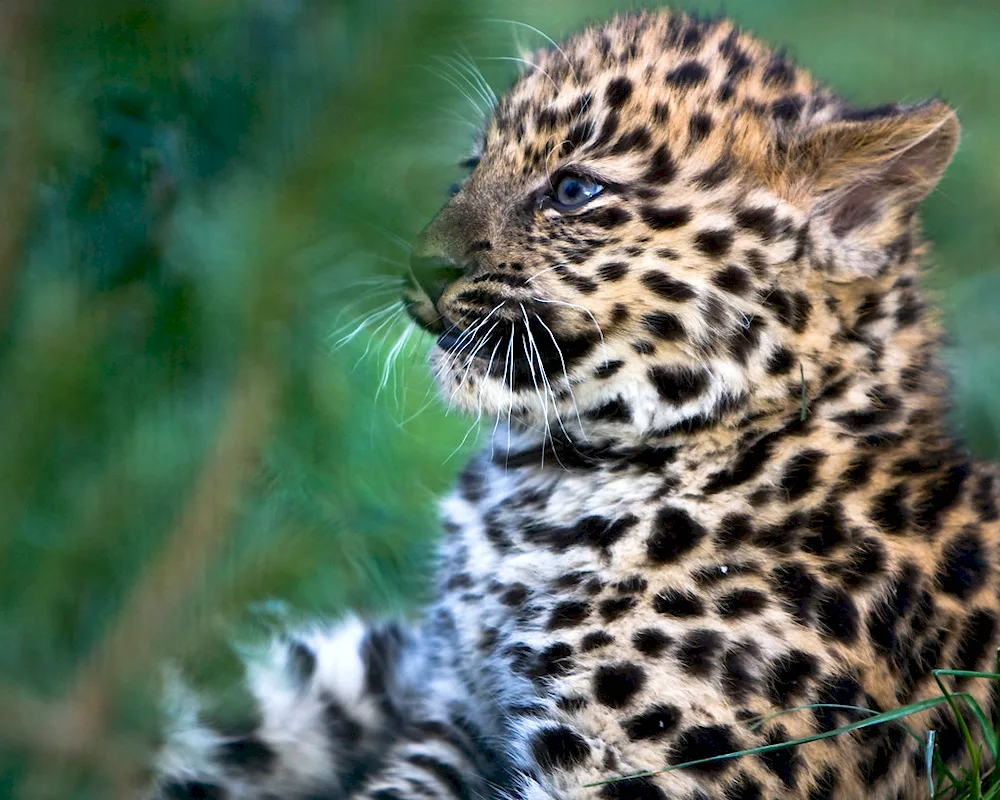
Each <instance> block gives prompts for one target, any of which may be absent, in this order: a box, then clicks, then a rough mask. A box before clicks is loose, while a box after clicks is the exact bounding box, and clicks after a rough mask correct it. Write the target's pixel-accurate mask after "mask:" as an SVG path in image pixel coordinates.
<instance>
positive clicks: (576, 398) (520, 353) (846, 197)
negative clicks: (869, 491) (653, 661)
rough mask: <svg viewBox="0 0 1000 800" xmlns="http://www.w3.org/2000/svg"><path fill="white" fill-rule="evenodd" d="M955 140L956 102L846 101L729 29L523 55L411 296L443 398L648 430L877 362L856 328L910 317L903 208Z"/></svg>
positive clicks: (668, 25)
mask: <svg viewBox="0 0 1000 800" xmlns="http://www.w3.org/2000/svg"><path fill="white" fill-rule="evenodd" d="M957 141H958V123H957V120H956V117H955V114H954V112H953V111H952V110H951V109H950V108H948V107H947V106H946V105H944V104H943V103H940V102H937V101H931V102H927V103H924V104H920V105H916V106H908V107H904V106H897V105H892V106H882V107H878V108H873V109H867V110H860V111H859V110H856V109H852V108H850V107H848V106H847V105H846V104H845V103H844V102H842V101H841V100H840V99H838V98H837V97H836V96H835V95H833V94H832V93H830V92H829V91H827V90H826V89H824V88H822V87H821V86H819V85H818V84H817V83H815V82H814V81H813V79H812V78H811V77H810V76H809V75H808V74H807V73H806V72H804V71H802V70H800V69H798V68H796V67H795V66H793V65H792V64H791V63H789V62H788V61H787V60H786V59H785V58H784V57H782V56H780V55H777V54H774V53H772V52H771V51H770V50H768V49H767V48H766V47H764V46H763V45H762V44H760V43H759V42H757V41H756V40H754V39H753V38H751V37H749V36H748V35H746V34H744V33H742V32H740V31H738V30H737V29H735V28H734V27H733V26H732V24H730V23H729V22H726V21H718V22H702V21H698V20H692V19H690V18H688V17H685V16H682V15H676V14H669V13H656V14H641V15H637V16H629V17H624V18H620V19H617V20H615V21H613V22H611V23H610V24H609V25H607V26H606V27H604V28H595V29H591V30H587V31H585V32H583V33H581V34H579V35H577V36H575V37H574V38H571V39H570V40H569V41H567V42H566V43H565V44H563V45H562V46H561V47H557V48H553V49H551V50H547V51H544V52H541V53H538V54H535V55H534V56H533V57H532V62H531V66H530V68H529V69H528V70H526V72H525V74H524V75H523V76H522V77H521V78H520V80H519V81H518V82H517V83H516V84H515V86H514V87H513V88H512V89H511V90H510V92H508V94H507V95H506V96H505V97H504V98H503V99H502V100H501V101H500V103H499V104H498V105H497V107H496V108H495V110H494V113H493V115H492V117H491V119H490V120H489V122H488V124H487V126H486V129H485V130H484V132H483V133H482V136H481V139H480V142H479V145H478V148H477V151H476V154H475V156H474V157H473V158H472V159H470V161H469V166H470V169H471V174H469V176H468V178H467V180H465V182H464V183H463V184H462V185H461V187H460V189H459V191H458V192H457V193H456V194H455V195H454V197H453V198H452V199H451V201H450V202H449V203H448V205H447V206H445V208H444V209H443V210H442V211H441V212H440V213H439V214H438V215H437V217H436V218H435V219H434V220H433V221H432V222H431V224H430V225H429V226H428V227H427V228H426V230H425V231H424V232H423V233H422V234H421V237H420V240H419V242H418V243H417V246H416V248H415V250H414V257H413V261H412V275H413V283H412V285H411V287H410V288H409V289H408V291H407V295H406V300H407V305H408V308H409V310H410V313H411V316H412V317H413V318H414V319H415V320H416V321H417V322H418V324H420V325H421V326H422V327H424V328H425V329H426V330H428V331H431V332H433V333H435V334H436V335H437V336H438V340H437V344H436V346H435V348H434V350H433V353H432V362H433V366H434V369H435V372H436V375H437V378H438V380H439V382H440V385H441V389H442V392H443V394H444V395H445V397H447V398H448V400H449V402H451V403H452V404H453V405H455V406H458V407H460V408H463V409H467V410H471V411H473V412H478V413H482V414H485V415H489V416H491V417H492V416H496V417H497V418H498V419H501V420H504V419H508V418H509V419H511V420H512V421H516V422H519V423H522V424H525V425H530V426H533V427H536V428H543V427H544V428H545V429H548V430H550V431H566V432H568V433H569V434H570V435H575V433H576V432H579V431H580V430H581V428H582V430H583V432H584V433H585V434H586V433H590V432H592V431H594V430H601V429H602V426H603V428H604V429H605V430H609V431H611V430H618V431H622V430H627V431H631V432H634V433H636V434H637V435H639V436H645V435H649V434H650V433H655V432H663V431H669V430H676V429H677V427H678V426H685V425H686V426H691V425H692V424H693V423H697V424H699V425H704V424H705V423H710V422H713V421H715V420H720V421H725V420H726V419H727V418H728V417H730V416H731V415H740V414H759V413H762V412H764V411H765V410H768V409H781V408H782V407H783V406H784V405H787V404H790V403H795V402H797V400H796V398H797V397H798V395H799V391H800V387H801V386H802V385H803V383H806V384H808V385H809V386H810V388H811V390H815V389H816V387H818V386H819V385H820V384H821V383H822V382H823V381H824V380H826V379H828V378H829V377H830V376H832V375H835V374H836V373H837V372H838V371H843V370H850V369H864V368H865V367H864V366H863V365H858V364H850V363H846V359H847V358H848V357H849V354H850V352H851V351H850V348H848V347H845V342H846V341H847V340H848V339H849V338H850V336H849V334H850V333H851V332H853V335H854V336H855V339H857V337H858V336H859V335H860V334H859V326H860V325H861V324H862V323H865V324H871V325H872V326H873V328H872V330H870V331H866V335H869V336H870V337H874V338H875V339H878V337H879V336H887V335H890V330H889V329H890V328H891V329H892V330H893V331H895V332H896V333H898V331H899V329H901V328H904V327H906V326H907V325H914V324H918V323H917V317H918V316H919V314H918V307H919V297H918V296H917V295H916V291H917V290H916V289H915V288H914V286H913V282H914V281H913V275H912V272H913V266H912V263H913V261H914V258H913V250H914V246H915V244H916V242H915V241H914V235H915V222H914V212H915V209H916V206H917V204H918V203H919V202H920V201H921V200H922V199H923V198H924V196H925V195H926V194H927V193H928V192H929V191H930V190H931V189H932V188H933V187H934V185H935V184H936V183H937V181H938V179H939V178H940V176H941V173H942V172H943V171H944V169H945V167H946V166H947V164H948V162H949V160H950V158H951V156H952V154H953V152H954V150H955V147H956V145H957ZM873 293H876V294H877V295H878V296H879V297H880V298H886V299H885V300H884V304H883V305H884V307H883V308H881V309H880V315H879V317H878V319H877V320H873V319H869V320H867V321H866V320H864V319H863V315H864V314H865V310H864V304H865V298H866V297H870V296H871V295H872V294H873ZM907 307H909V311H908V310H907ZM869 316H870V315H869ZM880 326H881V327H880ZM623 426H624V427H623Z"/></svg>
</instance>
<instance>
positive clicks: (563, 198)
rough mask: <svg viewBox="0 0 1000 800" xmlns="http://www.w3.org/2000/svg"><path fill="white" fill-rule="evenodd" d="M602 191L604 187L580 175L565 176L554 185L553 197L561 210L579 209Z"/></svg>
mask: <svg viewBox="0 0 1000 800" xmlns="http://www.w3.org/2000/svg"><path fill="white" fill-rule="evenodd" d="M602 191H604V187H603V186H601V184H599V183H597V182H596V181H592V180H591V179H590V178H584V177H583V176H582V175H567V176H566V177H564V178H563V179H562V180H560V181H559V183H558V184H557V185H556V188H555V192H554V197H555V200H556V202H557V203H559V205H560V206H562V207H563V208H579V207H580V206H583V205H586V204H587V203H589V202H590V201H591V200H593V199H594V198H595V197H597V195H599V194H600V193H601V192H602Z"/></svg>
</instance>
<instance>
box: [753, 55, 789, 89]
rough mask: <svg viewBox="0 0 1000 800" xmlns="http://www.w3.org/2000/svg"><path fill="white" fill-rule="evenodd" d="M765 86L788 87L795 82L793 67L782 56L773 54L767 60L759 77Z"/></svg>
mask: <svg viewBox="0 0 1000 800" xmlns="http://www.w3.org/2000/svg"><path fill="white" fill-rule="evenodd" d="M761 80H762V83H763V84H764V85H765V86H774V87H776V88H780V89H790V88H791V87H792V84H793V83H795V68H794V67H793V66H792V65H791V64H789V63H788V61H786V60H785V59H784V58H783V57H782V56H777V55H776V56H774V57H772V58H771V60H770V62H768V65H767V67H766V68H765V70H764V75H763V78H762V79H761Z"/></svg>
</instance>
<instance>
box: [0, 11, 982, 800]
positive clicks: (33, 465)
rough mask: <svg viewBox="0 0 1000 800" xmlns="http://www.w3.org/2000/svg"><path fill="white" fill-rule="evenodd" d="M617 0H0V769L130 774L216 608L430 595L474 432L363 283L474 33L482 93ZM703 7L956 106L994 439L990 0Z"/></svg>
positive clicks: (410, 192) (957, 361)
mask: <svg viewBox="0 0 1000 800" xmlns="http://www.w3.org/2000/svg"><path fill="white" fill-rule="evenodd" d="M673 5H674V7H682V8H688V9H697V10H701V11H706V12H710V13H717V12H719V11H720V7H719V4H718V2H711V3H694V2H678V3H675V4H673ZM634 7H636V4H634V3H617V2H611V1H610V0H546V2H544V3H539V2H537V1H535V2H529V1H528V0H503V1H502V2H500V1H499V0H496V1H495V2H494V1H493V0H489V1H486V0H483V2H470V0H339V1H336V0H330V1H329V2H310V1H309V0H297V1H296V0H239V1H229V0H162V1H161V2H129V1H128V0H90V1H89V2H87V3H81V2H77V1H76V0H73V2H69V1H66V0H64V1H63V2H58V1H57V0H24V1H23V2H18V0H2V2H0V192H2V194H0V196H2V198H3V205H2V212H0V332H2V334H0V798H4V797H59V798H77V797H79V798H98V797H100V798H104V797H130V796H133V793H134V791H135V787H136V785H137V781H141V769H142V765H143V763H144V761H145V759H146V758H147V755H148V748H149V747H150V746H152V744H153V743H154V742H155V731H156V727H157V715H156V712H155V705H156V704H155V698H156V696H157V693H158V692H159V682H160V677H161V670H160V665H161V664H162V663H164V662H165V661H167V660H175V661H177V662H179V663H181V664H182V665H183V666H184V668H185V670H186V671H187V673H188V674H189V675H190V676H191V679H192V680H193V681H195V682H196V683H198V684H200V685H204V686H207V687H213V686H215V687H221V686H230V687H232V685H233V681H232V677H233V675H234V674H235V672H236V659H235V657H234V655H233V650H232V648H230V647H228V646H227V645H226V642H227V641H229V642H231V641H238V642H243V643H250V644H252V643H253V642H254V641H255V635H256V634H257V633H259V632H261V631H262V630H267V629H268V627H269V626H271V625H273V624H275V623H276V622H278V623H280V622H282V621H286V620H289V619H295V618H296V617H299V616H302V615H313V614H322V615H326V616H331V617H332V616H336V615H338V614H341V613H342V612H343V611H344V610H345V609H347V608H358V609H363V610H367V611H380V610H386V609H394V610H406V609H412V608H413V607H414V606H415V605H416V604H417V603H418V602H419V601H420V599H421V598H422V597H424V596H425V595H426V591H427V579H428V575H429V572H430V570H431V568H432V566H433V562H432V558H433V556H432V549H431V543H432V541H433V540H434V538H435V536H436V535H437V526H436V523H435V517H434V498H435V497H436V496H437V495H439V494H440V493H441V492H442V491H443V490H445V489H446V488H447V487H448V486H449V484H450V483H451V481H452V480H453V478H454V476H455V474H456V472H457V470H458V469H459V468H460V467H461V464H462V462H463V460H464V454H465V452H466V451H468V450H469V449H470V448H471V447H473V446H474V443H475V438H476V431H475V430H473V429H470V425H471V423H472V421H471V420H468V419H459V418H456V417H455V416H449V415H447V414H446V413H445V411H444V410H443V408H442V407H441V405H440V404H439V403H438V402H437V401H436V399H435V395H434V392H433V388H432V387H431V384H430V382H429V380H428V376H427V374H426V370H425V369H424V354H425V351H426V349H427V345H428V342H427V341H426V340H424V339H421V338H419V337H417V336H416V335H414V336H411V337H410V338H409V339H406V340H401V339H400V336H401V335H402V334H403V332H404V330H405V329H404V327H403V326H402V325H400V324H398V322H397V320H396V318H395V317H392V316H391V314H390V313H389V312H383V313H382V314H381V316H374V317H372V316H370V315H372V314H373V313H374V314H378V313H379V310H380V309H382V308H384V307H385V306H386V305H387V304H388V303H389V302H391V301H392V300H394V299H395V285H394V283H393V281H394V280H395V278H398V276H399V275H401V274H402V270H403V268H404V264H405V261H406V259H407V249H408V248H407V245H406V242H407V241H408V240H410V239H411V238H412V237H413V235H414V234H415V233H416V232H417V231H418V230H419V229H420V227H421V226H422V225H423V224H424V223H425V222H426V221H427V220H428V219H429V218H430V217H431V215H432V214H433V212H434V211H435V209H436V208H437V207H438V206H439V205H440V204H441V203H442V202H443V201H444V199H445V196H446V189H447V186H448V184H449V183H450V182H451V181H452V180H454V178H455V177H456V175H457V172H456V170H455V169H454V168H453V166H452V165H453V164H454V163H455V162H457V161H458V160H459V159H460V158H461V157H462V156H463V154H464V153H465V152H466V149H467V148H468V147H469V145H470V143H471V140H472V134H473V131H474V129H475V126H476V124H477V111H476V109H475V108H474V107H473V104H472V103H470V102H469V99H468V98H467V97H466V95H473V98H472V99H473V100H475V99H476V98H475V96H474V95H475V92H474V90H473V89H471V87H470V85H469V83H468V81H467V78H468V76H469V72H470V64H473V63H474V64H475V66H476V67H478V69H480V70H481V71H482V72H483V73H484V74H485V75H486V77H487V79H488V80H489V81H490V83H491V84H492V86H493V87H494V88H495V89H496V90H497V91H500V90H502V89H504V88H506V86H508V85H509V84H510V82H511V81H512V79H513V77H514V74H515V71H516V65H514V64H513V63H512V62H511V61H508V60H505V59H507V58H508V57H510V56H513V55H516V53H517V49H518V48H522V47H532V48H533V47H540V46H543V45H544V44H545V40H544V38H543V36H541V35H539V33H537V32H535V31H534V30H532V28H537V29H538V30H539V31H544V32H545V34H548V35H550V36H552V37H554V38H558V37H560V36H562V35H563V34H565V33H567V32H570V31H572V30H574V29H576V28H578V27H580V26H581V25H582V24H584V23H586V22H588V21H599V20H601V19H602V18H604V17H607V16H608V15H609V14H611V13H612V12H614V11H618V10H628V9H630V8H634ZM724 11H725V13H727V14H729V15H730V16H732V17H734V18H735V19H736V20H737V21H739V22H740V23H741V24H742V25H743V26H745V27H747V28H749V29H751V30H753V31H755V32H757V33H758V34H759V35H760V36H761V37H763V38H764V39H765V40H768V41H770V42H772V43H773V44H775V45H776V46H786V47H787V49H788V51H789V52H790V54H791V55H792V56H793V57H795V58H797V59H798V60H799V61H800V62H802V63H803V64H805V65H806V66H808V67H810V68H811V69H812V70H813V71H814V72H815V73H816V74H817V75H818V76H820V77H821V78H823V79H826V80H827V81H829V82H830V83H831V84H832V85H833V86H834V87H836V88H837V89H838V90H839V91H841V92H842V93H843V94H844V95H846V96H847V97H849V98H851V99H852V100H854V101H855V102H857V103H859V104H862V103H871V104H877V103H881V102H886V101H894V100H906V101H918V100H920V99H923V98H925V97H928V96H934V95H937V96H941V97H943V98H945V99H946V100H947V101H949V102H950V103H952V104H953V105H954V106H955V107H956V108H957V109H958V111H959V114H960V117H961V119H962V122H963V124H964V131H965V137H964V140H963V144H962V148H961V150H960V151H959V153H958V156H957V157H956V159H955V162H954V164H953V165H952V167H951V169H950V170H949V172H948V174H947V176H946V177H945V179H944V181H943V182H942V184H941V186H940V189H939V190H938V191H937V192H935V193H934V195H933V196H932V197H931V198H930V199H929V200H928V201H927V203H926V215H925V218H926V227H927V230H928V233H929V237H930V238H931V239H932V240H933V241H934V242H935V245H936V247H935V262H936V265H937V266H936V268H935V270H934V271H933V273H931V274H930V275H929V276H928V278H927V285H928V287H929V288H931V289H932V290H933V291H934V292H935V293H936V295H937V296H938V297H939V299H940V302H941V304H942V307H943V308H944V310H945V319H946V322H947V327H948V330H949V332H950V333H951V335H952V339H953V345H952V349H951V351H950V356H949V363H950V364H951V366H952V367H953V369H954V374H955V376H956V388H957V401H958V402H957V407H956V414H955V418H956V424H957V425H959V426H960V427H961V429H962V431H963V432H964V434H965V436H966V437H967V439H968V441H969V442H970V445H971V446H972V447H973V449H974V450H975V451H976V452H977V453H979V454H982V455H985V456H997V455H998V454H1000V313H998V311H997V304H998V302H1000V225H998V224H997V220H998V218H1000V157H998V155H997V142H998V141H1000V81H998V80H997V78H996V69H997V63H998V61H1000V9H998V7H997V5H996V2H995V0H950V1H949V2H937V1H932V0H836V1H835V2H834V1H832V0H831V2H819V0H810V2H803V0H794V2H793V0H730V2H729V3H728V5H727V6H726V7H725V9H724ZM364 319H369V320H370V321H371V324H369V326H368V327H367V328H366V329H362V330H360V331H359V330H358V328H357V326H358V324H359V323H360V321H362V320H364ZM383 323H385V324H384V325H383ZM373 332H374V335H371V334H372V333H373ZM352 334H356V335H353V336H352ZM397 345H398V346H397ZM390 356H392V357H393V358H391V359H390ZM470 430H471V434H470ZM467 434H468V437H467ZM466 437H467V438H466ZM218 696H219V698H220V700H219V702H218V706H219V707H218V708H217V709H215V711H217V713H219V714H220V715H223V716H225V715H231V714H233V713H235V712H234V711H233V709H234V708H238V707H239V705H240V696H239V693H238V692H237V691H234V690H230V691H220V693H219V695H218Z"/></svg>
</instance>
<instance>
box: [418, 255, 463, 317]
mask: <svg viewBox="0 0 1000 800" xmlns="http://www.w3.org/2000/svg"><path fill="white" fill-rule="evenodd" d="M463 274H464V271H463V270H462V269H461V268H460V267H458V266H456V265H455V263H454V262H453V261H452V260H451V259H448V258H442V257H441V256H423V255H420V254H419V253H417V252H416V251H414V253H413V255H412V256H411V257H410V275H411V278H412V280H413V281H414V282H415V283H416V284H417V286H418V287H419V288H420V289H422V290H423V292H424V294H426V295H427V297H428V298H429V299H430V301H431V302H432V303H433V304H434V305H437V302H438V300H440V299H441V295H442V294H444V290H445V289H446V288H447V287H448V285H449V284H450V283H454V282H455V281H456V280H458V279H459V278H460V277H462V275H463Z"/></svg>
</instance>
